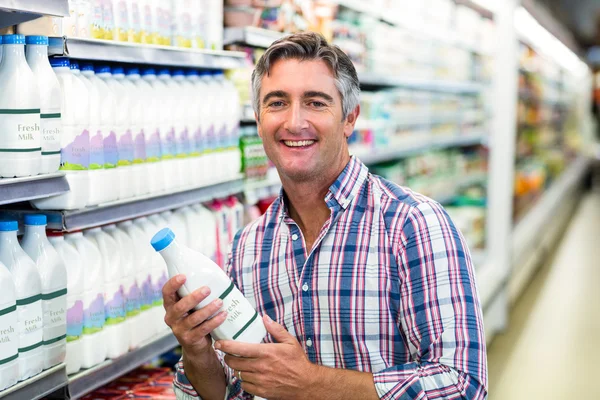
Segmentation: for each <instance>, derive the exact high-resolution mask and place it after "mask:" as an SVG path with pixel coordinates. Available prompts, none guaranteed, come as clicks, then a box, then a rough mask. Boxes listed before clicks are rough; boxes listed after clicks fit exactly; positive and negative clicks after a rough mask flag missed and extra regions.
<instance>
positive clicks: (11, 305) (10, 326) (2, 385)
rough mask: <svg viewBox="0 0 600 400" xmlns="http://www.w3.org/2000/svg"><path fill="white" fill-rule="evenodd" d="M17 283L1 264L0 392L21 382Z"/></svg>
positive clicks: (0, 263)
mask: <svg viewBox="0 0 600 400" xmlns="http://www.w3.org/2000/svg"><path fill="white" fill-rule="evenodd" d="M18 321H19V320H18V314H17V295H16V293H15V283H14V282H13V278H12V275H11V273H10V271H9V270H8V268H6V266H5V265H4V264H2V262H0V362H1V364H0V391H2V390H4V389H6V388H7V387H9V386H12V385H14V384H15V383H17V381H18V380H19V360H18V358H19V325H18V324H19V322H18Z"/></svg>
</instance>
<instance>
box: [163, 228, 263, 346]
mask: <svg viewBox="0 0 600 400" xmlns="http://www.w3.org/2000/svg"><path fill="white" fill-rule="evenodd" d="M152 247H154V249H155V250H156V251H157V252H159V253H160V255H161V256H162V257H163V258H164V259H165V262H166V263H167V269H168V271H169V277H174V276H175V275H178V274H183V275H185V276H186V281H185V283H184V284H183V286H182V287H181V288H180V289H179V290H178V293H179V295H180V296H181V297H185V296H187V295H189V294H190V293H192V292H193V291H194V290H196V289H199V288H201V287H202V286H208V287H209V288H210V290H211V293H210V295H209V296H208V297H207V298H206V299H204V300H203V301H202V302H200V304H198V305H197V306H196V307H195V309H196V310H199V309H201V308H203V307H206V306H207V305H208V304H210V302H212V301H214V300H215V299H217V298H220V299H221V300H223V307H221V310H222V311H226V312H227V319H226V320H225V321H224V322H223V324H221V325H220V326H219V327H218V328H216V329H215V330H214V331H212V333H211V336H212V337H213V339H215V340H223V339H226V340H237V341H240V342H246V343H260V342H261V341H262V340H263V339H264V337H265V336H266V334H267V331H266V329H265V326H264V324H263V321H262V318H261V317H260V316H259V315H258V312H257V311H256V310H255V309H254V306H253V305H252V304H251V303H250V302H249V301H248V299H246V298H245V297H244V295H243V294H242V293H241V292H240V291H239V290H238V288H236V287H235V284H234V283H233V282H232V281H231V279H230V278H229V277H228V276H227V274H225V272H223V270H221V268H219V266H218V265H216V264H215V263H214V262H212V261H211V260H210V259H209V258H207V257H205V256H204V255H203V254H202V253H199V252H197V251H194V250H192V249H190V248H187V247H185V246H182V245H180V244H179V243H177V241H176V240H175V234H174V233H173V231H172V230H170V229H168V228H166V229H163V230H161V231H159V232H158V233H157V234H156V235H154V237H153V238H152Z"/></svg>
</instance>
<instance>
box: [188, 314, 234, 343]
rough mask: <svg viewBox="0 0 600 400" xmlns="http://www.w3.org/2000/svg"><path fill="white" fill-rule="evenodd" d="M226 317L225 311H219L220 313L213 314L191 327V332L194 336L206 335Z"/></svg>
mask: <svg viewBox="0 0 600 400" xmlns="http://www.w3.org/2000/svg"><path fill="white" fill-rule="evenodd" d="M194 314H195V313H194ZM192 315H193V314H192ZM190 317H191V316H190ZM188 318H189V317H188ZM226 318H227V312H226V311H221V312H220V313H218V314H217V315H215V316H214V317H213V318H211V319H209V320H208V321H205V322H204V323H202V324H200V325H199V326H197V327H195V328H194V329H192V330H191V332H192V333H193V334H194V335H196V336H201V337H203V336H206V335H208V334H209V333H211V332H212V331H214V330H215V329H216V328H218V327H219V326H220V325H221V324H222V323H223V322H224V321H225V319H226Z"/></svg>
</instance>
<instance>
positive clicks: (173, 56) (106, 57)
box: [48, 37, 246, 69]
mask: <svg viewBox="0 0 600 400" xmlns="http://www.w3.org/2000/svg"><path fill="white" fill-rule="evenodd" d="M48 54H49V55H51V56H66V57H71V58H77V59H84V60H95V61H111V62H123V63H136V64H152V65H164V66H172V67H187V68H214V69H233V68H239V67H243V66H244V65H245V60H246V58H245V57H246V56H245V54H244V53H242V52H237V51H217V50H196V49H182V48H177V47H170V46H155V45H141V44H135V43H122V42H115V41H111V40H98V39H79V38H68V37H64V38H63V40H62V45H54V41H52V44H51V45H50V46H49V48H48Z"/></svg>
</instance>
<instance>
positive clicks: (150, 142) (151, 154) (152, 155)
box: [146, 129, 161, 162]
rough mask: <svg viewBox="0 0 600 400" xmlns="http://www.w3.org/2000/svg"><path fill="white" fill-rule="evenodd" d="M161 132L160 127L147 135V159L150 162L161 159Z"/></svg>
mask: <svg viewBox="0 0 600 400" xmlns="http://www.w3.org/2000/svg"><path fill="white" fill-rule="evenodd" d="M160 156H161V154H160V133H159V131H158V129H157V130H156V131H154V132H153V133H151V134H150V137H149V138H148V137H146V160H148V162H157V161H160Z"/></svg>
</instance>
